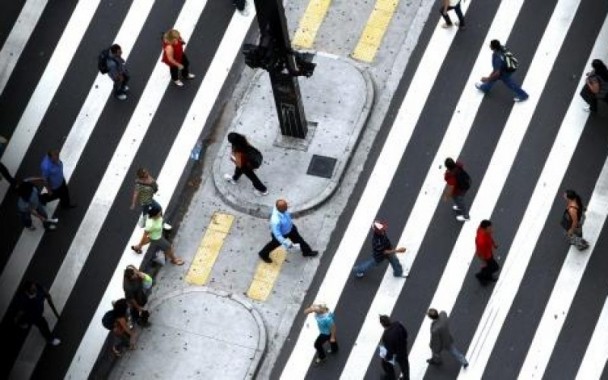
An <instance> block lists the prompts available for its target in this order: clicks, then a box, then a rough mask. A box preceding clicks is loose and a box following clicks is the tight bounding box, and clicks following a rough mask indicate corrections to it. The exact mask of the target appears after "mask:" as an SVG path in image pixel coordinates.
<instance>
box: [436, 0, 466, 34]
mask: <svg viewBox="0 0 608 380" xmlns="http://www.w3.org/2000/svg"><path fill="white" fill-rule="evenodd" d="M451 10H454V12H456V16H458V24H457V25H458V28H459V29H460V30H465V29H466V26H465V23H464V15H463V14H462V9H461V8H460V0H442V2H441V8H439V13H441V16H442V17H443V20H444V21H445V24H443V25H442V27H444V28H450V27H452V25H453V24H452V20H451V19H450V15H448V11H451Z"/></svg>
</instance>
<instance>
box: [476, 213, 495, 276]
mask: <svg viewBox="0 0 608 380" xmlns="http://www.w3.org/2000/svg"><path fill="white" fill-rule="evenodd" d="M493 233H494V228H493V227H492V222H490V221H489V220H482V221H481V223H480V224H479V228H477V236H475V255H477V257H479V259H480V260H481V261H482V263H483V264H482V267H481V270H480V271H479V272H478V273H475V277H477V279H478V280H479V282H480V283H481V285H484V286H485V285H487V284H488V283H489V282H490V281H491V282H496V280H497V278H496V277H494V273H496V272H497V271H498V270H499V269H500V267H499V266H498V263H497V262H496V259H494V252H493V251H494V249H496V248H498V245H497V244H496V242H495V241H494V237H493V236H492V234H493Z"/></svg>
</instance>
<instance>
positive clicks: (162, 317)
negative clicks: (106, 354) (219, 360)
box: [111, 287, 267, 379]
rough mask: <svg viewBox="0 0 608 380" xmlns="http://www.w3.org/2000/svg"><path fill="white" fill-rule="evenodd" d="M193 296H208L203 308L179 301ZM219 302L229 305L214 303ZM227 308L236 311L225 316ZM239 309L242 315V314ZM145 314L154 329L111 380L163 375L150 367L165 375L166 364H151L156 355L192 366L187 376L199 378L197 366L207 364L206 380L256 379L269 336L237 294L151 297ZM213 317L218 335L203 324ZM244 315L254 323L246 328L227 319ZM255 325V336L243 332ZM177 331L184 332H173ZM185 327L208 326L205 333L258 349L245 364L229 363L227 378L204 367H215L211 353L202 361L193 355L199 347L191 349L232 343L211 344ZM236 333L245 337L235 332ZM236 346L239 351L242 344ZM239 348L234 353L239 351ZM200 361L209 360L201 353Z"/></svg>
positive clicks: (243, 360) (180, 293) (215, 292)
mask: <svg viewBox="0 0 608 380" xmlns="http://www.w3.org/2000/svg"><path fill="white" fill-rule="evenodd" d="M195 293H199V294H200V293H204V294H205V295H208V297H209V298H208V299H205V300H203V301H202V302H201V300H200V299H196V300H195V301H198V302H197V303H196V304H192V303H182V302H181V301H183V300H182V298H188V295H192V294H195ZM218 299H221V300H224V301H227V302H218V301H217V300H218ZM172 302H177V305H179V306H180V307H174V308H173V310H171V306H175V305H171V303H172ZM163 305H164V306H165V309H164V310H160V309H161V308H162V307H163ZM167 307H169V309H167ZM197 307H198V308H201V307H202V308H204V310H205V312H198V313H197V312H196V311H197V310H196V308H197ZM229 308H236V309H232V310H229ZM178 309H179V310H178ZM243 309H244V310H245V311H243ZM148 310H150V312H151V315H152V318H151V322H152V327H151V328H147V329H145V330H143V331H145V332H144V334H145V335H144V334H142V335H141V336H140V337H139V338H138V346H140V347H139V348H138V349H137V350H136V351H132V352H127V353H125V354H124V355H123V358H122V360H121V363H120V365H119V367H122V369H123V370H122V371H121V370H118V371H116V370H114V371H113V373H112V376H111V378H114V379H118V378H119V379H122V378H127V377H129V378H132V377H133V376H143V375H144V374H145V373H148V374H150V373H153V374H155V375H156V376H161V373H162V372H161V370H159V369H156V368H153V367H151V364H152V363H158V365H159V366H161V367H162V368H163V369H165V367H166V366H167V364H168V363H167V362H158V361H155V360H154V359H153V358H150V357H149V353H150V351H155V353H156V354H157V355H160V356H161V357H163V358H172V359H173V360H176V359H177V360H179V361H180V362H184V361H185V362H186V363H189V362H193V364H192V365H191V366H189V365H188V366H187V367H188V370H190V371H195V370H198V371H197V373H200V372H201V369H202V368H201V367H200V366H201V362H205V363H207V365H206V366H205V367H204V369H205V370H206V371H207V372H206V373H205V377H208V378H222V376H226V375H227V374H228V373H231V374H232V375H235V374H236V373H238V374H241V373H242V377H240V376H239V377H240V378H243V379H254V378H255V377H256V375H257V372H258V371H259V368H260V366H261V364H262V361H263V358H264V355H265V353H266V350H267V330H266V326H265V325H264V321H263V319H262V316H261V314H260V313H259V312H258V310H257V309H256V308H255V307H254V306H253V305H252V304H251V303H250V302H248V301H247V300H246V299H244V298H243V297H241V296H239V295H237V294H233V293H229V292H224V291H221V290H216V289H211V288H208V287H186V288H184V289H181V290H175V291H171V292H168V293H165V294H163V295H161V296H160V297H154V298H153V299H151V300H150V302H149V304H148ZM168 310H170V312H167V311H168ZM186 310H187V311H186ZM211 311H212V312H213V313H215V314H218V313H219V314H221V315H222V319H221V320H219V321H218V320H217V319H214V320H213V322H215V325H219V326H221V328H220V329H218V328H217V326H214V325H213V324H212V323H207V321H205V319H208V318H209V313H210V312H211ZM243 312H246V313H249V314H250V315H251V318H252V321H254V322H253V323H252V321H249V323H243V322H244V320H243V319H242V318H238V320H233V319H230V317H231V316H232V317H235V316H238V315H239V314H240V315H241V316H242V315H243V314H242V313H243ZM197 316H198V317H200V320H199V321H194V322H193V320H194V319H196V317H197ZM167 322H170V323H167ZM253 324H255V325H256V326H257V329H256V330H257V331H252V329H250V328H247V327H245V328H244V327H243V326H246V325H249V326H252V325H253ZM167 325H170V326H171V327H175V328H176V329H177V330H176V331H168V330H167V328H166V326H167ZM181 325H184V326H186V327H179V328H178V327H177V326H181ZM189 325H198V326H201V325H205V326H208V329H213V328H215V330H214V332H215V333H216V334H219V332H220V331H221V332H222V334H223V335H224V336H226V337H229V335H231V334H232V335H239V336H241V335H242V336H243V337H247V338H252V339H255V341H256V343H257V344H256V348H255V349H251V348H250V349H251V351H253V355H252V356H249V357H247V358H238V359H239V360H240V361H239V360H234V361H231V362H230V363H231V365H232V368H230V372H228V371H227V370H225V369H224V368H213V366H211V369H210V368H209V364H208V363H211V362H214V359H213V356H214V355H216V352H215V351H213V350H209V351H208V352H209V357H206V359H207V360H201V357H200V356H199V355H196V354H197V353H198V352H197V350H196V348H197V347H196V346H195V345H194V344H193V343H195V342H196V340H198V341H199V346H200V341H201V339H203V340H204V339H207V340H210V341H211V342H215V343H214V344H218V345H221V344H224V345H234V343H231V342H230V341H229V339H228V340H227V341H226V342H222V341H218V340H214V339H215V338H214V337H213V336H208V337H205V336H204V334H203V335H202V334H201V332H200V331H199V332H197V331H195V330H194V331H192V330H190V329H189V328H188V326H189ZM155 328H157V329H159V330H160V331H149V329H155ZM239 329H240V330H243V331H238V330H239ZM149 334H155V335H156V336H150V335H149ZM158 343H161V344H158ZM238 346H240V344H239V345H238ZM245 346H247V344H246V343H245V342H244V343H243V347H245ZM243 347H238V348H239V349H241V351H242V350H243ZM245 348H246V347H245ZM182 350H184V351H187V352H188V354H182ZM138 351H143V352H138ZM251 351H250V352H251ZM176 352H177V354H176ZM229 354H230V353H229V352H228V353H227V355H229ZM203 355H207V353H206V351H205V352H203ZM235 359H236V358H235ZM194 363H196V364H194ZM216 366H217V365H216ZM142 368H145V371H144V370H142ZM181 370H182V373H175V376H183V369H181ZM214 370H216V371H217V373H215V372H214ZM178 372H179V371H178Z"/></svg>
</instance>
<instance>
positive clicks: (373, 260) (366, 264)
mask: <svg viewBox="0 0 608 380" xmlns="http://www.w3.org/2000/svg"><path fill="white" fill-rule="evenodd" d="M386 229H387V225H386V223H384V222H380V221H375V222H374V223H373V224H372V231H373V232H374V233H373V235H372V249H373V250H374V252H373V254H372V257H370V258H369V259H367V260H365V261H363V262H362V263H360V264H358V265H355V267H354V268H353V272H354V273H355V277H357V278H361V277H363V276H365V273H366V272H367V271H368V270H370V269H372V268H373V267H375V266H378V264H380V263H381V262H383V261H384V260H385V259H387V260H388V262H389V264H390V265H391V267H392V268H393V276H395V277H403V278H405V277H406V276H404V275H403V267H402V266H401V263H400V262H399V259H398V258H397V256H395V254H396V253H403V252H405V248H404V247H399V248H394V249H393V245H392V244H391V241H390V240H389V239H388V237H387V236H386Z"/></svg>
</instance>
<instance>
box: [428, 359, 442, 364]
mask: <svg viewBox="0 0 608 380" xmlns="http://www.w3.org/2000/svg"><path fill="white" fill-rule="evenodd" d="M426 362H427V363H429V364H432V365H440V364H441V362H438V361H436V360H433V359H432V358H431V359H426Z"/></svg>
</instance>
